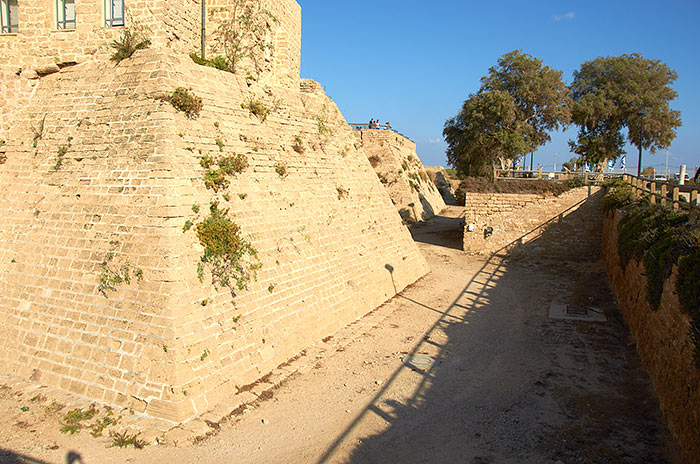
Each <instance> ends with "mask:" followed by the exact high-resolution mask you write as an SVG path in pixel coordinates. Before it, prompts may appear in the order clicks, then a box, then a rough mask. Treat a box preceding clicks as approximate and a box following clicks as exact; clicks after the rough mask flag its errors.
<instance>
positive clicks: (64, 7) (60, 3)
mask: <svg viewBox="0 0 700 464" xmlns="http://www.w3.org/2000/svg"><path fill="white" fill-rule="evenodd" d="M56 27H57V28H58V29H75V0H56Z"/></svg>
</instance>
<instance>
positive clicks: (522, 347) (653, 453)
mask: <svg viewBox="0 0 700 464" xmlns="http://www.w3.org/2000/svg"><path fill="white" fill-rule="evenodd" d="M449 219H452V220H449V221H448V220H446V218H441V217H436V218H434V219H433V221H436V222H437V223H438V226H437V231H438V233H437V234H435V233H428V231H429V230H430V227H428V226H423V227H424V229H423V231H421V226H415V227H413V228H412V233H413V234H414V237H416V240H419V241H423V243H429V244H432V245H437V246H447V247H454V245H455V243H454V241H453V240H452V239H451V235H450V234H449V231H450V227H452V228H454V229H457V228H458V227H460V224H459V220H458V219H459V218H449ZM601 231H602V209H601V205H600V195H595V196H593V197H591V198H589V200H588V201H586V202H585V204H583V205H582V206H581V207H580V208H579V209H577V210H576V211H573V212H570V214H568V215H567V216H565V217H564V215H561V217H560V216H559V215H557V216H555V217H553V218H552V220H550V221H547V222H546V223H545V224H543V225H542V226H540V227H538V228H537V230H533V231H531V232H530V233H529V234H528V235H529V236H533V235H534V236H535V237H537V238H535V239H534V240H532V241H528V242H527V243H524V244H519V243H520V242H518V241H517V240H516V241H514V242H513V243H512V244H511V245H509V246H508V247H504V249H502V250H499V251H498V252H496V253H494V254H492V255H491V256H489V257H488V258H487V259H485V261H484V262H483V266H482V267H481V269H480V270H479V272H478V273H477V274H475V275H474V276H473V277H472V279H471V280H470V281H469V283H468V284H467V285H466V287H465V288H464V289H463V291H462V292H461V294H460V295H459V297H458V298H457V299H456V300H455V301H454V302H453V303H452V304H450V305H449V306H448V307H436V305H434V304H433V303H431V302H430V301H423V302H421V301H414V300H410V301H412V302H413V303H415V304H416V308H417V310H419V309H428V310H431V311H436V312H438V313H441V314H442V316H441V317H440V318H439V320H438V321H437V322H436V323H435V324H434V325H433V326H432V328H431V329H430V330H428V331H427V332H426V333H425V336H424V338H423V340H422V341H421V342H420V343H418V344H417V345H416V346H415V347H414V349H413V351H412V352H411V353H410V355H417V354H425V355H429V356H432V358H433V359H434V360H435V361H436V363H435V364H434V365H433V366H432V367H429V368H426V369H425V370H421V369H418V368H414V369H413V370H411V369H409V367H407V366H405V365H403V366H402V367H400V368H399V369H397V370H396V371H395V372H394V374H393V375H392V377H391V379H390V380H389V381H388V382H387V383H386V384H385V386H384V388H382V389H381V390H380V391H379V392H378V393H377V395H376V396H375V397H374V398H373V401H372V402H371V404H370V405H369V406H368V407H367V408H366V409H364V410H363V412H362V413H361V414H359V415H358V416H357V417H356V419H355V420H354V421H353V423H352V424H351V425H350V426H349V427H348V428H347V429H346V430H345V431H344V432H343V433H342V434H341V435H340V436H338V437H337V439H336V440H335V442H334V443H333V444H332V445H331V446H330V448H329V449H328V450H327V451H326V453H325V454H324V455H323V456H322V457H321V459H320V460H319V461H318V462H320V463H323V462H334V461H335V456H334V455H335V453H336V451H337V450H338V449H339V448H340V445H341V444H343V443H345V442H346V440H350V439H353V440H357V444H356V445H355V446H354V449H353V451H352V453H351V455H350V457H349V459H348V461H349V462H356V463H373V462H377V463H383V462H402V463H413V462H464V463H473V464H485V463H502V462H505V463H510V462H512V463H543V462H557V461H560V462H562V463H573V462H583V463H601V464H602V463H639V462H654V463H664V462H671V463H675V462H680V460H679V458H678V453H677V450H676V449H675V447H674V445H673V443H672V441H671V438H670V434H669V432H668V430H667V429H666V426H665V424H664V421H663V419H662V417H661V415H660V412H659V409H658V404H657V401H656V399H655V397H654V394H653V391H652V389H651V384H650V381H649V379H648V377H647V375H646V373H645V372H644V370H643V368H642V366H641V363H640V361H639V358H638V356H637V354H636V352H635V348H634V345H633V344H632V343H631V341H630V339H629V332H628V329H627V327H626V326H625V324H624V322H623V320H622V318H621V316H620V313H619V311H618V309H617V307H616V305H615V303H614V299H613V297H612V295H611V292H610V290H609V288H608V286H607V282H606V276H605V274H604V270H603V267H602V263H601V261H600V242H601ZM453 232H456V230H453ZM571 234H575V240H571V238H572V237H571ZM436 237H437V238H436ZM421 239H422V240H421ZM552 302H562V303H577V304H583V305H587V306H590V307H594V308H596V309H598V310H601V311H603V312H604V313H605V314H606V316H607V319H608V321H607V322H605V323H593V322H582V321H565V320H550V319H548V309H549V305H550V304H551V303H552ZM399 375H412V376H415V377H416V380H417V381H416V382H415V384H416V385H417V388H416V389H415V391H414V392H413V393H412V394H410V395H408V396H407V395H406V394H404V393H400V392H395V391H393V390H392V386H393V384H394V383H395V381H396V379H397V377H398V376H399ZM362 421H373V423H376V422H382V423H383V426H382V427H380V428H379V429H380V430H381V431H380V432H377V433H376V434H374V435H371V436H364V437H357V436H355V435H354V434H353V431H354V429H355V428H356V427H357V426H358V425H359V424H360V422H362ZM376 429H377V428H375V430H376Z"/></svg>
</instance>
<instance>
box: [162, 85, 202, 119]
mask: <svg viewBox="0 0 700 464" xmlns="http://www.w3.org/2000/svg"><path fill="white" fill-rule="evenodd" d="M160 99H161V100H163V101H167V102H168V103H170V104H171V105H173V108H175V109H176V110H178V111H182V112H183V113H185V115H186V116H187V117H188V118H190V119H194V118H196V117H197V116H199V113H200V112H201V111H202V108H203V107H204V104H203V103H202V98H201V97H198V96H196V95H194V94H192V93H190V91H189V90H187V89H186V88H184V87H178V88H176V89H175V90H173V93H171V94H170V95H164V96H161V97H160Z"/></svg>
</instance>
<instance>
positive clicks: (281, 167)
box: [274, 161, 287, 178]
mask: <svg viewBox="0 0 700 464" xmlns="http://www.w3.org/2000/svg"><path fill="white" fill-rule="evenodd" d="M274 166H275V172H276V173H277V175H278V176H280V177H282V178H284V177H287V165H286V164H284V163H282V162H281V161H278V162H276V163H275V165H274Z"/></svg>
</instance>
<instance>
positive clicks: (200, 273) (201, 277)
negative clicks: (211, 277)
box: [197, 262, 204, 283]
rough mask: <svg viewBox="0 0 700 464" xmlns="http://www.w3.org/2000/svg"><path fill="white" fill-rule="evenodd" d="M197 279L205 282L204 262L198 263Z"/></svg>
mask: <svg viewBox="0 0 700 464" xmlns="http://www.w3.org/2000/svg"><path fill="white" fill-rule="evenodd" d="M197 279H199V282H200V283H204V264H202V263H201V262H200V263H197Z"/></svg>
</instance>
